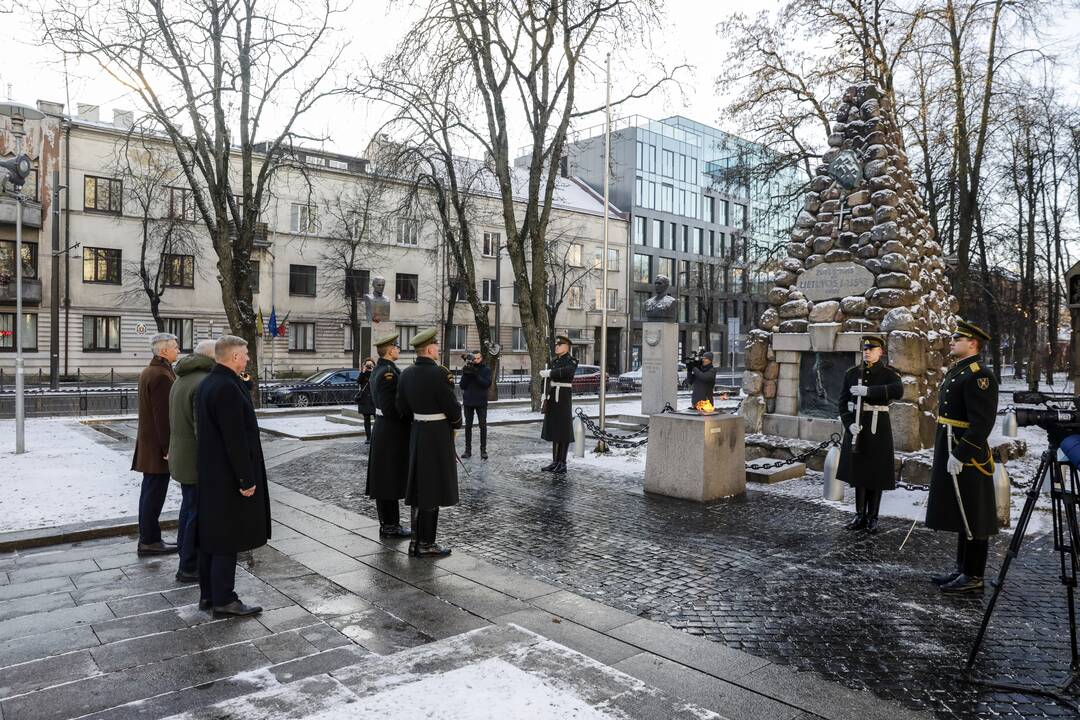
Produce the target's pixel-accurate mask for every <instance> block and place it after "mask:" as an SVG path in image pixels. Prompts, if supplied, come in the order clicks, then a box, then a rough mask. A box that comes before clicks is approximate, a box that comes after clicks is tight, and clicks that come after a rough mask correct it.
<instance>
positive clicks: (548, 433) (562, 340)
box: [540, 335, 578, 475]
mask: <svg viewBox="0 0 1080 720" xmlns="http://www.w3.org/2000/svg"><path fill="white" fill-rule="evenodd" d="M577 365H578V362H577V360H576V359H575V358H574V356H573V355H571V354H570V338H568V337H567V336H565V335H558V336H556V337H555V357H554V358H553V359H552V361H551V367H550V368H545V369H543V370H541V371H540V377H541V378H543V380H544V400H543V402H544V406H543V413H544V426H543V428H542V429H541V431H540V437H541V439H543V440H547V441H548V442H550V443H551V464H550V465H545V466H544V467H542V468H540V469H541V470H544V471H549V472H553V473H556V474H559V475H564V474H566V453H567V450H569V449H570V443H571V441H573V439H574V400H573V396H574V372H575V371H576V370H577Z"/></svg>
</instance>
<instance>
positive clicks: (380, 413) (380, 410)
mask: <svg viewBox="0 0 1080 720" xmlns="http://www.w3.org/2000/svg"><path fill="white" fill-rule="evenodd" d="M375 414H376V415H378V416H379V417H383V411H382V409H381V408H375Z"/></svg>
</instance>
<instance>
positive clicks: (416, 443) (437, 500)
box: [397, 328, 461, 558]
mask: <svg viewBox="0 0 1080 720" xmlns="http://www.w3.org/2000/svg"><path fill="white" fill-rule="evenodd" d="M435 336H436V330H435V328H430V329H428V330H424V331H422V332H420V333H417V335H416V336H415V337H413V339H412V341H411V342H412V346H413V347H414V348H416V363H414V364H413V365H412V366H411V367H408V368H406V369H405V371H404V372H402V373H401V381H400V382H399V383H398V393H397V406H398V412H400V413H401V414H402V415H411V416H412V419H413V423H412V432H411V433H410V437H409V474H408V486H407V487H406V489H405V502H406V503H407V504H408V505H410V506H412V509H413V540H412V542H411V543H410V544H409V555H411V556H413V557H422V558H426V557H444V556H446V555H449V554H450V548H444V547H442V546H441V545H439V544H438V543H437V542H435V534H436V531H437V529H438V524H439V508H440V507H448V506H450V505H457V502H458V482H457V465H456V462H457V451H456V450H455V449H454V430H455V429H456V428H460V427H461V405H460V404H459V403H458V401H457V396H456V395H455V394H454V376H453V375H452V374H451V373H450V371H449V370H447V369H446V368H444V367H443V366H442V365H439V363H438V357H439V343H438V341H437V340H436V337H435Z"/></svg>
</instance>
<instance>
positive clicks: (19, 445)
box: [14, 192, 26, 455]
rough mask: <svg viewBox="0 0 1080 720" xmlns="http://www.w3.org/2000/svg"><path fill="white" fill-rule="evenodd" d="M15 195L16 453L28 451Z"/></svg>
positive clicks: (18, 200)
mask: <svg viewBox="0 0 1080 720" xmlns="http://www.w3.org/2000/svg"><path fill="white" fill-rule="evenodd" d="M14 195H15V454H16V455H21V454H23V453H24V452H26V407H25V406H24V400H25V398H24V390H25V389H24V388H23V373H24V372H25V368H24V367H23V351H22V348H23V328H22V323H23V306H22V305H23V303H22V292H23V271H22V215H23V198H22V192H16V193H14Z"/></svg>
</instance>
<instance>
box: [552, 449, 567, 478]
mask: <svg viewBox="0 0 1080 720" xmlns="http://www.w3.org/2000/svg"><path fill="white" fill-rule="evenodd" d="M569 450H570V443H559V455H558V458H557V460H558V462H557V463H556V464H555V467H553V468H552V469H551V472H553V473H555V474H556V475H565V474H566V453H567V452H568V451H569Z"/></svg>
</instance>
